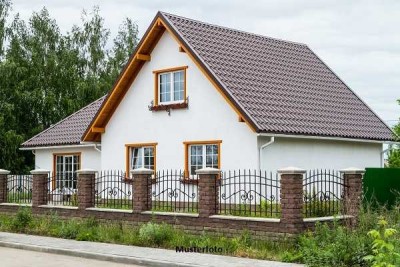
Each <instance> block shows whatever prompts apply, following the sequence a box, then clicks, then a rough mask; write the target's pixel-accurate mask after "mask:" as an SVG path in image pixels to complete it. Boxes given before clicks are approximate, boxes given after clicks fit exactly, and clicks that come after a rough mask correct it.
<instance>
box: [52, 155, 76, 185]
mask: <svg viewBox="0 0 400 267" xmlns="http://www.w3.org/2000/svg"><path fill="white" fill-rule="evenodd" d="M54 162H55V166H54V173H55V175H56V177H55V180H54V182H53V187H54V188H57V189H63V188H68V189H76V188H77V182H76V173H75V172H76V171H77V170H79V169H80V153H76V154H55V155H54Z"/></svg>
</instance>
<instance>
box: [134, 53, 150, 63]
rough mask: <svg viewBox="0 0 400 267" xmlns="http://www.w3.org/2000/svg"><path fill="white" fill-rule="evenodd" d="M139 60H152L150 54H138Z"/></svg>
mask: <svg viewBox="0 0 400 267" xmlns="http://www.w3.org/2000/svg"><path fill="white" fill-rule="evenodd" d="M136 59H137V60H143V61H150V60H151V56H150V55H145V54H137V55H136Z"/></svg>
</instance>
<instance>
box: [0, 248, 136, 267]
mask: <svg viewBox="0 0 400 267" xmlns="http://www.w3.org/2000/svg"><path fill="white" fill-rule="evenodd" d="M0 259H1V263H0V265H1V266H2V267H54V266H57V267H71V266H79V267H92V266H93V267H106V266H107V267H122V266H127V265H126V264H120V263H113V262H109V261H98V260H90V259H84V258H79V257H71V256H64V255H57V254H49V253H43V252H35V251H29V250H22V249H14V248H5V247H0ZM129 266H132V267H139V265H131V264H130V265H129Z"/></svg>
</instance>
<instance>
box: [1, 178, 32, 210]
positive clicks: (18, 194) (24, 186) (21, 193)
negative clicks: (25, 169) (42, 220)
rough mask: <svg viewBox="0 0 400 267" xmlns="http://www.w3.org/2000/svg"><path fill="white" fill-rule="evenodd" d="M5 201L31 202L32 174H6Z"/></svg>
mask: <svg viewBox="0 0 400 267" xmlns="http://www.w3.org/2000/svg"><path fill="white" fill-rule="evenodd" d="M7 202H8V203H20V204H29V203H32V175H14V174H12V175H8V176H7Z"/></svg>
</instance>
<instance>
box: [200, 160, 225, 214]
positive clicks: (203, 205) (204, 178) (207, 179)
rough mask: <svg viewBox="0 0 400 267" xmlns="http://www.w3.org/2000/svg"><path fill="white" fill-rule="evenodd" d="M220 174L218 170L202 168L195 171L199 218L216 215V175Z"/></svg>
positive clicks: (217, 187)
mask: <svg viewBox="0 0 400 267" xmlns="http://www.w3.org/2000/svg"><path fill="white" fill-rule="evenodd" d="M220 173H221V171H220V170H219V169H214V168H204V169H200V170H196V174H197V175H198V176H199V183H198V192H199V193H198V198H197V200H198V207H199V216H200V217H209V216H211V215H215V214H216V213H217V206H218V200H219V198H218V195H219V194H218V190H219V186H217V179H218V175H219V174H220Z"/></svg>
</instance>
